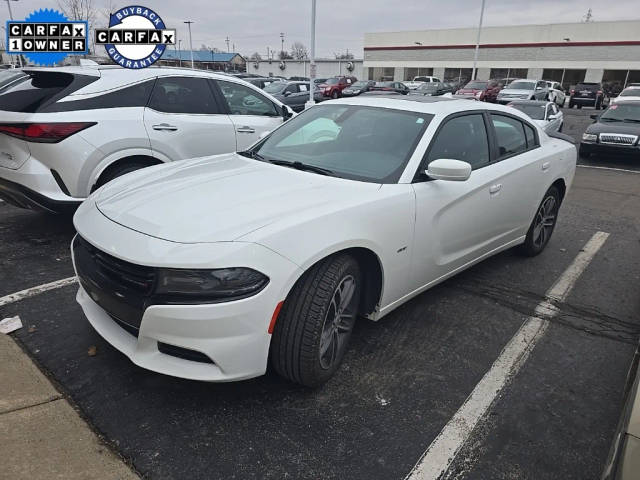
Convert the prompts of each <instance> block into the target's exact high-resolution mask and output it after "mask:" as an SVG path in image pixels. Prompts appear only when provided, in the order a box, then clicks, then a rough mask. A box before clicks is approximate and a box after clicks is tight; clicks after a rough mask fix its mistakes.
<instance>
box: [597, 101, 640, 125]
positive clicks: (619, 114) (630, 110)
mask: <svg viewBox="0 0 640 480" xmlns="http://www.w3.org/2000/svg"><path fill="white" fill-rule="evenodd" d="M600 120H602V121H605V122H615V121H623V122H632V123H636V122H640V103H618V104H616V105H611V106H610V107H609V108H607V109H606V110H605V111H604V113H603V114H602V115H600Z"/></svg>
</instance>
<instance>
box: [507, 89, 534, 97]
mask: <svg viewBox="0 0 640 480" xmlns="http://www.w3.org/2000/svg"><path fill="white" fill-rule="evenodd" d="M532 93H533V90H521V89H519V88H507V89H505V90H500V92H499V93H498V95H503V96H508V95H531V94H532Z"/></svg>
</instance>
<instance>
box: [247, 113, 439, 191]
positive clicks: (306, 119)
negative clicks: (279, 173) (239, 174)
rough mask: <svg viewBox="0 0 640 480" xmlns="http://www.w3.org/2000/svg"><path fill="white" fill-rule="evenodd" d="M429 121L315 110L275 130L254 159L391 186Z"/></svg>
mask: <svg viewBox="0 0 640 480" xmlns="http://www.w3.org/2000/svg"><path fill="white" fill-rule="evenodd" d="M432 118H433V115H430V114H425V113H418V112H408V111H402V110H392V109H388V108H376V107H365V106H357V105H319V106H315V107H313V108H310V109H309V110H307V111H305V112H303V113H301V114H300V115H298V116H296V117H294V118H292V119H291V120H289V121H288V122H287V123H285V124H284V125H283V126H282V127H280V128H278V129H277V130H275V131H274V132H273V133H272V134H271V135H269V136H268V137H267V138H266V139H265V140H264V141H263V142H262V143H259V144H258V145H257V146H256V147H254V149H253V152H252V153H253V156H254V157H256V158H259V159H260V160H264V161H273V162H274V163H275V162H283V163H284V162H287V163H291V164H292V166H295V165H294V163H293V162H296V165H298V166H299V167H301V168H302V166H311V167H316V168H322V169H327V170H329V171H330V172H331V174H332V175H334V176H337V177H342V178H348V179H352V180H360V181H365V182H372V183H395V182H397V181H398V179H399V178H400V175H401V174H402V172H403V171H404V168H405V166H406V164H407V162H408V161H409V158H410V156H411V154H412V153H413V150H414V149H415V146H416V144H417V143H418V141H419V140H420V138H421V137H422V134H423V133H424V130H425V128H426V127H427V125H428V124H429V122H430V121H431V119H432ZM256 154H257V155H256Z"/></svg>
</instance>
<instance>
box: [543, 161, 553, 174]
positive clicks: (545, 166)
mask: <svg viewBox="0 0 640 480" xmlns="http://www.w3.org/2000/svg"><path fill="white" fill-rule="evenodd" d="M550 166H551V162H544V163H543V164H542V171H543V172H546V171H547V170H549V167H550Z"/></svg>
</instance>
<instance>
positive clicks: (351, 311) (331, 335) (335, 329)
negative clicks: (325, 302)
mask: <svg viewBox="0 0 640 480" xmlns="http://www.w3.org/2000/svg"><path fill="white" fill-rule="evenodd" d="M356 288H357V285H356V280H355V278H354V277H353V276H352V275H347V276H345V277H344V278H343V279H342V280H341V281H340V283H339V284H338V286H337V287H336V289H335V290H334V292H333V295H332V297H331V303H330V304H329V308H328V309H327V314H326V316H325V319H324V324H323V326H322V335H321V337H320V351H319V356H320V366H321V367H322V368H323V369H325V370H328V369H330V368H331V367H332V366H333V364H334V363H335V362H336V360H338V359H340V357H341V352H342V350H344V348H345V345H346V342H347V340H348V339H349V334H350V333H351V329H352V328H353V325H354V323H355V320H356V307H357V305H355V303H356V302H355V300H356V298H357V296H356V295H355V292H356Z"/></svg>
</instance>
